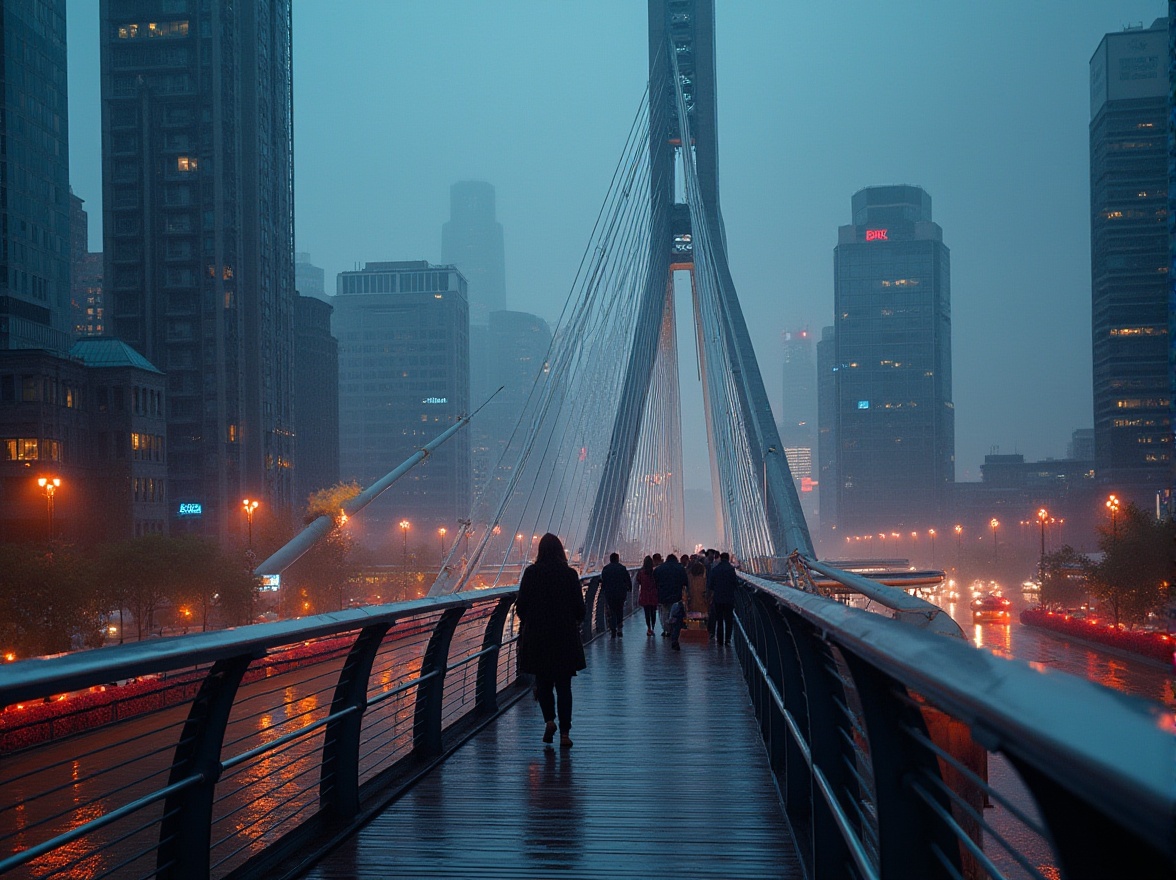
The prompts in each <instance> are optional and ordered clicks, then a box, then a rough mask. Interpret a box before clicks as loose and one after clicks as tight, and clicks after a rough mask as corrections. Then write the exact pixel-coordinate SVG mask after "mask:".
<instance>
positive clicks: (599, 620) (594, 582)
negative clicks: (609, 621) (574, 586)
mask: <svg viewBox="0 0 1176 880" xmlns="http://www.w3.org/2000/svg"><path fill="white" fill-rule="evenodd" d="M598 593H600V577H599V575H598V576H596V577H592V578H589V579H588V583H587V585H586V587H585V589H584V609H585V614H584V622H583V623H582V624H580V641H582V642H585V643H586V642H590V641H592V637H593V636H594V635H596V634H597V633H598V632H600V631H601V630H602V629H604V626H605V623H604V603H603V602H600V603H597V601H596V598H597V594H598ZM597 604H599V605H600V607H599V608H597V607H596V605H597ZM594 623H595V628H593V624H594Z"/></svg>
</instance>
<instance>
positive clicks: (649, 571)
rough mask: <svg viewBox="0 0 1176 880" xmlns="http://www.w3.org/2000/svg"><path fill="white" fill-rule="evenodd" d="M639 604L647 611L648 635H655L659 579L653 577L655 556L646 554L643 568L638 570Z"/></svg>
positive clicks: (646, 627) (646, 624)
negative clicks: (654, 626)
mask: <svg viewBox="0 0 1176 880" xmlns="http://www.w3.org/2000/svg"><path fill="white" fill-rule="evenodd" d="M637 588H638V593H637V604H638V605H640V606H641V608H642V610H643V611H644V612H645V629H646V633H645V634H646V635H647V636H651V635H653V625H654V624H655V623H657V581H655V580H654V579H653V557H652V556H646V557H645V561H644V562H643V563H641V570H640V571H638V572H637Z"/></svg>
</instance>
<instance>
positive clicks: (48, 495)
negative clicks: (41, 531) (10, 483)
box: [37, 477, 61, 541]
mask: <svg viewBox="0 0 1176 880" xmlns="http://www.w3.org/2000/svg"><path fill="white" fill-rule="evenodd" d="M37 485H38V486H40V487H41V490H42V491H43V492H44V493H45V515H46V517H47V519H48V523H47V524H48V527H49V540H50V541H52V540H53V496H54V495H56V494H57V489H58V488H59V487H60V486H61V478H60V477H38V478H37Z"/></svg>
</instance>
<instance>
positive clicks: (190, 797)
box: [0, 573, 606, 878]
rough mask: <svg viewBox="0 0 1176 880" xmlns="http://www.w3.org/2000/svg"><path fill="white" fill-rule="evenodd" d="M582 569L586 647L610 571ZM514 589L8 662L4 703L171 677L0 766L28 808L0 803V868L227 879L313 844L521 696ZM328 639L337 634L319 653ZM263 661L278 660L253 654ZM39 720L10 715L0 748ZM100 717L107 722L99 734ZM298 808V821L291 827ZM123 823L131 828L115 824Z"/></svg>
mask: <svg viewBox="0 0 1176 880" xmlns="http://www.w3.org/2000/svg"><path fill="white" fill-rule="evenodd" d="M581 583H582V585H583V587H584V590H585V604H586V606H587V612H588V613H587V615H586V618H585V621H584V624H583V627H582V636H583V638H584V639H585V640H586V641H587V640H589V639H591V638H594V637H595V636H597V635H599V634H600V632H601V631H602V630H603V629H604V628H605V625H606V622H605V616H604V607H603V606H604V603H603V602H602V601H600V588H599V587H600V578H599V575H598V574H596V573H594V574H588V575H585V576H583V577H582V578H581ZM517 592H518V587H517V586H507V587H498V588H494V589H487V590H472V591H468V592H464V593H458V594H453V595H450V596H443V597H430V598H424V599H418V600H413V601H409V602H400V603H395V604H387V605H379V606H369V607H361V608H355V609H350V610H346V611H340V612H335V613H327V614H320V615H316V616H313V617H307V618H301V619H296V620H289V621H279V622H276V623H270V624H257V625H253V626H248V627H242V628H240V629H234V630H224V631H219V632H209V633H196V634H192V635H187V636H176V637H172V638H166V639H156V640H150V641H145V642H138V643H132V644H127V645H121V646H115V647H110V648H104V649H98V650H93V651H85V652H78V653H75V654H69V655H64V656H59V657H53V658H45V659H32V660H25V661H20V662H17V663H13V664H9V665H6V666H3V667H0V707H3V706H10V705H13V704H17V703H22V702H24V703H27V702H31V701H33V700H36V699H39V698H46V699H48V698H49V697H51V696H53V695H58V694H62V693H66V692H70V691H78V690H81V689H85V688H88V687H93V686H97V685H105V684H107V683H109V682H111V681H116V680H122V679H127V678H134V677H137V676H158V675H159V674H161V673H176V674H175V675H168V676H166V678H165V682H161V685H166V686H167V687H171V688H172V690H170V691H168V692H167V693H164V692H163V691H162V690H161V691H160V692H159V693H158V694H156V693H154V692H152V693H151V694H150V695H149V696H148V697H147V698H142V697H140V698H136V697H127V698H125V699H124V700H123V702H126V703H129V704H131V713H130V715H129V716H128V715H127V714H125V710H124V709H123V708H122V706H123V702H116V703H115V704H113V710H112V711H109V712H107V711H106V709H103V708H101V707H100V708H99V710H97V713H96V714H93V715H92V714H89V713H94V712H95V709H94V707H93V706H86V707H85V708H81V707H79V708H76V709H70V708H69V703H68V702H67V703H63V704H61V705H62V707H63V709H64V710H65V711H64V712H63V713H62V717H63V718H68V717H69V716H70V715H71V713H72V714H75V715H76V716H77V717H76V719H73V721H72V722H71V723H66V724H64V727H65V728H66V729H67V734H66V735H71V734H72V733H74V732H75V728H82V729H81V730H80V731H76V733H77V735H79V736H82V737H89V738H84V739H82V740H79V744H77V745H74V746H73V747H72V749H71V748H70V747H69V746H68V745H65V746H64V747H63V748H57V747H56V746H57V745H58V743H57V741H56V740H52V739H50V741H49V742H42V743H41V744H40V745H34V746H28V747H24V748H22V749H21V750H20V752H19V754H20V759H19V760H9V761H7V762H3V763H0V802H11V803H15V802H22V803H25V805H26V807H27V809H26V813H27V815H26V816H25V817H24V818H22V819H21V822H20V823H19V824H13V821H14V820H13V815H12V811H5V810H0V817H3V816H5V814H6V813H7V815H8V820H7V821H0V853H5V854H4V855H3V856H0V874H2V873H5V872H7V871H9V870H13V869H15V868H18V867H21V866H31V865H30V863H32V865H39V867H40V868H45V869H47V870H48V872H49V873H48V874H46V875H45V876H50V875H56V876H62V875H70V874H71V873H72V872H75V871H79V870H85V871H88V870H89V868H91V867H93V866H94V865H95V864H97V865H98V866H99V868H100V869H104V868H109V865H110V862H111V861H116V862H117V863H118V864H119V865H123V866H129V865H130V864H132V863H134V864H135V866H136V867H137V868H139V869H140V870H145V873H144V874H143V876H149V875H153V874H156V873H157V872H162V873H164V874H166V875H167V876H170V877H181V878H186V877H210V876H226V875H232V876H235V875H237V874H239V873H240V872H241V871H242V870H244V871H247V872H248V871H253V872H254V873H255V874H256V873H258V872H260V873H261V874H266V873H268V872H270V871H271V870H272V869H273V868H274V866H276V865H278V864H281V863H282V862H283V860H285V859H290V858H294V859H295V860H296V861H297V860H300V859H302V858H305V853H306V852H307V851H310V850H313V846H310V850H308V846H309V845H310V843H311V842H315V841H317V842H321V841H323V840H325V839H327V838H329V837H330V835H331V834H333V833H340V829H342V828H345V827H350V825H354V824H356V823H358V822H359V821H361V817H362V816H364V815H367V814H370V813H371V812H373V811H374V810H375V809H377V807H378V806H379V805H380V804H381V803H383V802H384V801H385V800H386V799H387V798H388V797H390V796H391V795H390V794H389V792H392V791H396V790H399V789H400V788H402V787H403V786H404V785H406V784H408V782H409V781H410V780H411V779H413V778H416V775H417V774H419V773H421V772H424V770H425V769H427V768H428V767H430V766H432V765H433V764H434V763H436V761H438V760H440V759H441V757H442V756H443V755H444V754H445V753H446V752H447V751H449V750H451V749H452V748H454V747H456V744H457V743H459V742H460V741H462V740H463V739H464V738H465V737H468V736H469V735H471V734H472V732H473V731H475V730H476V729H478V728H479V727H480V726H481V725H482V724H485V723H486V722H487V721H488V719H490V718H492V717H493V716H494V715H495V714H497V712H499V711H501V709H502V708H504V707H505V705H509V703H510V702H513V701H514V700H515V699H517V698H518V697H519V696H521V695H522V694H523V693H524V691H523V690H522V689H521V688H520V687H519V685H520V682H519V680H518V675H517V672H516V670H515V656H514V653H513V649H514V646H515V644H516V642H517V621H516V619H515V618H514V617H513V614H512V610H513V604H514V599H515V597H516V595H517ZM471 610H472V611H474V613H471V614H466V612H467V611H471ZM398 622H405V623H406V625H405V626H404V628H402V629H398V628H397V627H396V626H395V625H396V624H397V623H398ZM508 630H509V631H508ZM332 637H345V639H344V640H342V641H339V643H338V644H335V642H334V641H332V642H329V643H326V645H325V646H324V647H325V650H321V651H316V649H315V648H314V647H313V645H314V640H322V639H324V638H332ZM304 643H306V644H308V645H311V647H310V649H309V651H308V652H302V646H303V644H304ZM451 643H452V645H453V648H452V651H451ZM320 644H322V643H321V642H320ZM291 649H293V650H291ZM508 651H509V652H510V653H508ZM271 652H274V653H271ZM267 656H268V657H269V658H271V660H276V661H277V662H276V663H268V664H267V663H263V664H257V662H256V661H258V660H261V659H262V658H266V657H267ZM377 661H378V664H377ZM374 664H377V665H379V667H380V669H379V670H378V671H377V670H376V669H375V668H374ZM180 670H183V672H181V671H180ZM192 670H194V671H195V674H185V673H186V672H189V671H192ZM247 676H248V677H247ZM172 682H178V684H172ZM197 689H198V691H197ZM136 704H137V705H136ZM105 705H106V704H102V706H105ZM185 709H186V710H187V715H188V717H187V720H186V721H184V720H182V717H183V712H184V711H185ZM158 710H168V712H167V713H164V714H159V715H158V716H156V715H155V714H153V713H156V712H157V711H158ZM17 711H19V710H17ZM56 718H57V716H54V719H56ZM54 719H50V720H49V721H48V722H47V723H48V724H50V725H52V724H53V720H54ZM92 719H94V720H93V721H92ZM111 719H113V720H111ZM127 722H131V723H130V724H129V726H128V725H127V724H126V723H127ZM230 722H232V731H231V732H232V736H229V735H228V734H229V732H230ZM43 723H45V722H42V721H33V722H29V723H27V724H25V725H24V726H21V727H18V728H17V729H16V730H17V731H18V733H17V738H16V739H15V740H14V739H10V740H9V743H12V742H14V741H15V742H19V743H23V742H24V739H23V738H24V737H25V735H26V734H27V733H28V730H27V728H29V726H30V725H32V726H33V727H36V726H37V725H40V724H43ZM120 725H122V726H120ZM97 726H101V727H102V729H103V731H108V732H109V735H107V734H106V733H100V734H97V735H94V734H93V730H94V729H95V728H96V727H97ZM50 729H52V728H50ZM58 729H60V728H58ZM35 732H36V731H34V733H35ZM5 733H6V731H4V730H0V735H4V734H5ZM12 733H13V730H12V729H9V730H8V731H7V734H8V735H10V736H11V735H12ZM17 748H20V746H17ZM42 749H46V750H47V751H41V750H42ZM63 749H64V750H63ZM63 756H64V757H63ZM108 756H109V757H108ZM116 756H117V757H116ZM75 764H76V766H75ZM295 771H296V772H295ZM62 774H65V775H64V776H62ZM267 780H268V781H267ZM274 780H276V781H274ZM279 790H280V791H281V798H280V799H279V800H278V803H279V804H290V805H291V806H289V807H283V808H282V809H283V811H284V812H282V813H281V814H279V815H278V816H275V817H274V818H273V819H270V820H267V822H252V823H244V824H242V823H240V822H238V821H236V820H234V819H232V817H233V816H234V814H237V813H239V811H240V810H242V809H247V810H250V811H253V810H254V805H255V804H257V803H259V802H265V803H266V806H265V808H264V810H262V811H261V815H262V816H269V815H270V813H271V812H272V810H273V809H275V808H274V807H271V806H269V804H272V803H274V802H275V799H274V798H273V793H274V792H275V791H279ZM291 791H292V792H293V794H290V792H291ZM30 798H31V800H34V801H37V803H36V805H35V806H34V805H33V804H32V803H31V801H30ZM38 798H40V799H42V800H37V799H38ZM61 798H65V800H64V801H61ZM267 798H268V800H267ZM226 799H229V800H226ZM316 800H317V802H318V809H317V811H316V810H315V809H313V807H314V806H315V802H316ZM222 801H223V802H224V803H222ZM152 805H159V806H155V807H154V808H152ZM149 808H151V809H149ZM145 810H146V811H147V812H144V811H145ZM153 810H154V811H153ZM226 810H227V811H228V812H227V813H226ZM290 811H293V812H292V813H291V816H290V818H294V817H297V822H296V823H295V822H291V826H293V830H290V828H289V827H287V826H285V825H283V824H281V821H282V819H281V817H282V816H284V815H285V813H286V812H290ZM160 813H161V814H162V815H159V814H160ZM131 821H134V822H137V823H139V825H138V827H137V828H136V829H135V830H132V831H129V832H126V831H124V830H120V829H125V827H126V824H125V823H127V822H131ZM144 822H145V824H143V823H144ZM63 823H64V824H63ZM118 823H124V824H122V825H118ZM349 823H350V825H349ZM116 826H117V827H116ZM217 834H220V835H223V836H221V837H220V838H219V839H217V838H216V835H217ZM261 847H266V848H265V849H261ZM213 856H215V861H214V859H213ZM41 857H45V858H46V859H48V860H49V861H48V864H40V863H39V862H36V861H35V860H37V859H40V858H41ZM148 861H150V863H151V865H150V868H147V862H148ZM115 870H118V871H120V876H123V874H122V873H121V872H122V871H125V870H130V868H129V867H123V868H117V869H115ZM92 873H93V872H92ZM97 873H101V870H97ZM39 876H40V875H39Z"/></svg>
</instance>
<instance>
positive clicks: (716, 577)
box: [706, 560, 739, 605]
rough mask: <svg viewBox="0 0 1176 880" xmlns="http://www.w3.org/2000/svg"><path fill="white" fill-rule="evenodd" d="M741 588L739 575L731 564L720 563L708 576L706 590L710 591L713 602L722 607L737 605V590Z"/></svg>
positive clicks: (720, 561)
mask: <svg viewBox="0 0 1176 880" xmlns="http://www.w3.org/2000/svg"><path fill="white" fill-rule="evenodd" d="M738 586H739V574H738V572H736V571H735V566H733V565H732V564H731V563H730V562H723V561H722V560H719V562H718V563H717V564H716V565H715V567H714V568H712V569H711V570H710V574H709V575H707V579H706V588H707V589H708V590H710V593H711V601H712V602H718V603H720V604H722V605H734V604H735V590H736V589H737V588H738Z"/></svg>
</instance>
